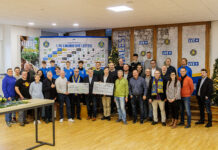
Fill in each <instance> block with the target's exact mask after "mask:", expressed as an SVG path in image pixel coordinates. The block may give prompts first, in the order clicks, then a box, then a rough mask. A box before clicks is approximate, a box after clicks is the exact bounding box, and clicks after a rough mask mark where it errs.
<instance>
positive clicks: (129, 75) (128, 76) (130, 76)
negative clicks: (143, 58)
mask: <svg viewBox="0 0 218 150" xmlns="http://www.w3.org/2000/svg"><path fill="white" fill-rule="evenodd" d="M123 76H124V72H123ZM130 78H132V72H130V71H129V72H128V75H127V80H128V81H129V80H130Z"/></svg>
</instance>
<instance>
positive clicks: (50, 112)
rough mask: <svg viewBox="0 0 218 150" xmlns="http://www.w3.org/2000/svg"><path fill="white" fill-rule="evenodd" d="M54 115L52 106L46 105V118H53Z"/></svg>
mask: <svg viewBox="0 0 218 150" xmlns="http://www.w3.org/2000/svg"><path fill="white" fill-rule="evenodd" d="M51 117H52V106H46V107H45V120H51Z"/></svg>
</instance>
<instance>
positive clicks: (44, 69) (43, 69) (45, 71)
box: [40, 68, 53, 78]
mask: <svg viewBox="0 0 218 150" xmlns="http://www.w3.org/2000/svg"><path fill="white" fill-rule="evenodd" d="M40 70H42V72H43V74H44V77H45V78H47V72H48V71H49V70H48V68H40ZM52 74H53V73H52Z"/></svg>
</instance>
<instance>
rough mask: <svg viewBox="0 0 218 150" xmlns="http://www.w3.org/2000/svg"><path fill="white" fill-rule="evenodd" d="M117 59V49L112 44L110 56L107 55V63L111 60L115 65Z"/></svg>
mask: <svg viewBox="0 0 218 150" xmlns="http://www.w3.org/2000/svg"><path fill="white" fill-rule="evenodd" d="M118 59H119V52H118V49H117V48H116V47H115V46H113V47H112V50H111V53H110V56H109V57H108V61H109V63H110V62H113V63H114V64H115V65H118Z"/></svg>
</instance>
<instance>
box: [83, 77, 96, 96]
mask: <svg viewBox="0 0 218 150" xmlns="http://www.w3.org/2000/svg"><path fill="white" fill-rule="evenodd" d="M83 82H84V83H89V76H88V77H85V78H84V81H83ZM94 82H98V78H97V77H96V76H93V77H92V82H91V84H90V83H89V94H92V91H93V86H94Z"/></svg>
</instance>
